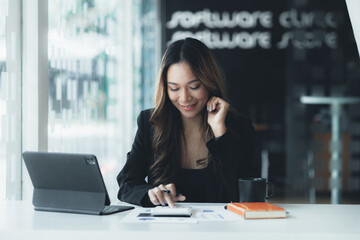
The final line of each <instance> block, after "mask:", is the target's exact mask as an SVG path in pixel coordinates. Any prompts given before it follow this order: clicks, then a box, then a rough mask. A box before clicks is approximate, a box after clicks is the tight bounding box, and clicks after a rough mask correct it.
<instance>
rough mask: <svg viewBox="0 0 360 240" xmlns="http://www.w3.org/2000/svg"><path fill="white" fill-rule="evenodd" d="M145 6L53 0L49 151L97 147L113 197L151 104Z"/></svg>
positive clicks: (81, 150) (94, 150)
mask: <svg viewBox="0 0 360 240" xmlns="http://www.w3.org/2000/svg"><path fill="white" fill-rule="evenodd" d="M148 2H149V1H148ZM142 6H143V1H128V0H109V1H96V0H95V1H90V0H89V1H84V0H76V1H75V0H66V1H63V0H49V31H48V40H49V42H48V54H49V122H48V123H49V124H48V143H49V145H48V150H49V151H50V152H51V151H53V152H72V153H91V154H95V155H96V156H97V158H98V161H99V164H100V166H101V171H102V173H103V176H104V180H105V182H106V185H107V187H108V191H109V193H110V198H112V200H114V199H115V198H116V193H117V189H118V186H117V183H116V176H117V174H118V172H119V171H120V170H121V168H122V166H123V164H124V162H125V160H126V153H127V151H129V150H130V148H131V144H132V140H133V136H134V132H135V130H136V117H137V115H138V113H139V111H140V110H141V109H142V108H143V107H144V105H145V103H144V98H143V96H144V95H143V94H141V92H142V90H141V89H142V87H143V80H142V73H143V70H144V69H143V63H142V61H143V56H142V51H143V50H142V49H143V48H142V46H143V41H144V39H142V38H143V31H142V26H143V22H142V21H143V17H142ZM152 11H154V1H152ZM152 14H154V12H152ZM154 21H155V19H154V18H153V19H152V20H150V21H148V24H150V25H151V24H154ZM150 43H151V42H150ZM150 48H154V46H153V45H152V46H150ZM150 60H151V59H150ZM148 65H149V64H148ZM153 66H154V61H153V60H152V61H151V63H150V66H146V67H145V68H147V69H149V68H152V67H153ZM153 72H154V70H152V73H153ZM153 75H155V74H153ZM150 77H151V78H152V79H154V76H150ZM147 105H149V104H147Z"/></svg>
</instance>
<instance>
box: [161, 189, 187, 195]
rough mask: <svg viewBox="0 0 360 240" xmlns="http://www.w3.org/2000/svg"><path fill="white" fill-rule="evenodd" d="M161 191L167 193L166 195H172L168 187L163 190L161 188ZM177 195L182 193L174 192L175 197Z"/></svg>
mask: <svg viewBox="0 0 360 240" xmlns="http://www.w3.org/2000/svg"><path fill="white" fill-rule="evenodd" d="M161 191H162V192H163V193H164V194H167V195H169V196H171V197H172V196H173V195H172V193H171V191H170V190H169V189H164V190H161ZM179 195H182V194H181V193H177V194H176V197H177V196H179Z"/></svg>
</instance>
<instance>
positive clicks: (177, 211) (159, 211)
mask: <svg viewBox="0 0 360 240" xmlns="http://www.w3.org/2000/svg"><path fill="white" fill-rule="evenodd" d="M191 214H192V209H191V207H182V206H177V207H174V208H171V207H168V206H166V207H162V206H158V207H155V208H152V209H151V215H152V216H154V217H190V216H191Z"/></svg>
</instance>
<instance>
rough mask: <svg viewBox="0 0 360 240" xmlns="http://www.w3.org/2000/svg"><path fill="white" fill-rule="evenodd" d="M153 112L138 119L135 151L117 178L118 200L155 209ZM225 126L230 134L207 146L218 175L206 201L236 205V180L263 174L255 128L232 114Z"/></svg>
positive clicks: (129, 154) (242, 117)
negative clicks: (255, 149)
mask: <svg viewBox="0 0 360 240" xmlns="http://www.w3.org/2000/svg"><path fill="white" fill-rule="evenodd" d="M152 112H153V109H147V110H144V111H142V112H141V113H140V115H139V116H138V119H137V124H138V130H137V132H136V136H135V140H134V143H133V145H132V149H131V151H130V152H129V153H128V154H127V161H126V163H125V166H124V167H123V169H122V170H121V172H120V173H119V175H118V176H117V181H118V184H119V187H120V189H119V192H118V198H119V200H121V201H124V202H128V203H132V204H136V205H142V206H153V205H152V204H151V202H150V200H149V197H148V194H147V192H148V190H150V189H152V188H154V187H155V185H153V182H152V181H151V179H150V180H149V182H147V180H148V179H147V177H148V173H149V168H150V166H151V165H152V164H153V163H154V157H153V150H152V140H153V126H152V125H151V123H150V117H151V114H152ZM226 127H227V132H226V133H225V134H224V135H223V136H221V137H219V138H216V139H215V138H213V139H210V140H209V141H208V142H207V143H206V146H207V148H208V150H209V152H210V154H211V156H212V159H213V160H212V161H211V162H210V163H209V165H211V166H209V167H210V168H211V169H213V171H214V172H216V174H215V175H216V176H217V177H214V179H211V184H210V186H211V189H208V191H207V196H206V200H207V202H229V201H234V202H236V201H238V200H239V194H238V187H237V179H238V178H240V177H258V176H259V175H258V174H259V172H260V171H259V169H256V167H255V166H256V164H254V161H253V155H254V152H253V142H254V128H253V126H252V124H251V122H250V120H249V119H248V118H246V117H244V116H240V115H237V114H235V113H233V112H230V111H229V112H228V114H227V117H226Z"/></svg>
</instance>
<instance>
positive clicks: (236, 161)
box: [117, 38, 254, 207]
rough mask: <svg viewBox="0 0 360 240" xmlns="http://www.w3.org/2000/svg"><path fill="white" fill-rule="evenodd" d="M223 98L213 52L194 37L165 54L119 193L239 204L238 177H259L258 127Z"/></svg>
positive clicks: (133, 199) (147, 202)
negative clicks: (256, 161)
mask: <svg viewBox="0 0 360 240" xmlns="http://www.w3.org/2000/svg"><path fill="white" fill-rule="evenodd" d="M225 99H226V97H225V90H224V84H223V78H222V75H221V71H220V69H219V67H218V65H217V63H216V61H215V58H214V56H213V55H212V53H211V52H210V50H209V49H208V48H207V47H206V46H205V45H204V44H203V43H202V42H200V41H198V40H196V39H192V38H186V39H185V40H179V41H176V42H174V43H172V44H171V45H170V46H169V47H168V49H167V50H166V52H165V54H164V56H163V59H162V64H161V69H160V74H159V77H158V82H157V87H156V95H155V108H154V109H149V110H144V111H142V112H141V113H140V115H139V117H138V120H137V122H138V130H137V133H136V136H135V140H134V143H133V146H132V149H131V151H130V152H129V153H128V155H127V162H126V164H125V166H124V168H123V169H122V171H121V172H120V173H119V175H118V177H117V181H118V183H119V186H120V190H119V193H118V198H119V199H120V200H121V201H125V202H129V203H133V204H137V205H142V206H154V205H160V204H161V205H165V204H168V205H169V206H170V207H174V202H177V201H185V200H186V201H189V202H230V201H238V199H239V196H238V189H237V179H238V178H239V177H250V176H251V177H254V168H253V167H252V162H253V161H252V155H253V154H252V142H253V137H254V130H253V127H252V125H251V122H250V121H249V119H247V118H245V117H242V116H239V115H236V114H235V113H234V111H232V110H229V104H228V103H227V102H226V101H225ZM146 177H147V181H146Z"/></svg>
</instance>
